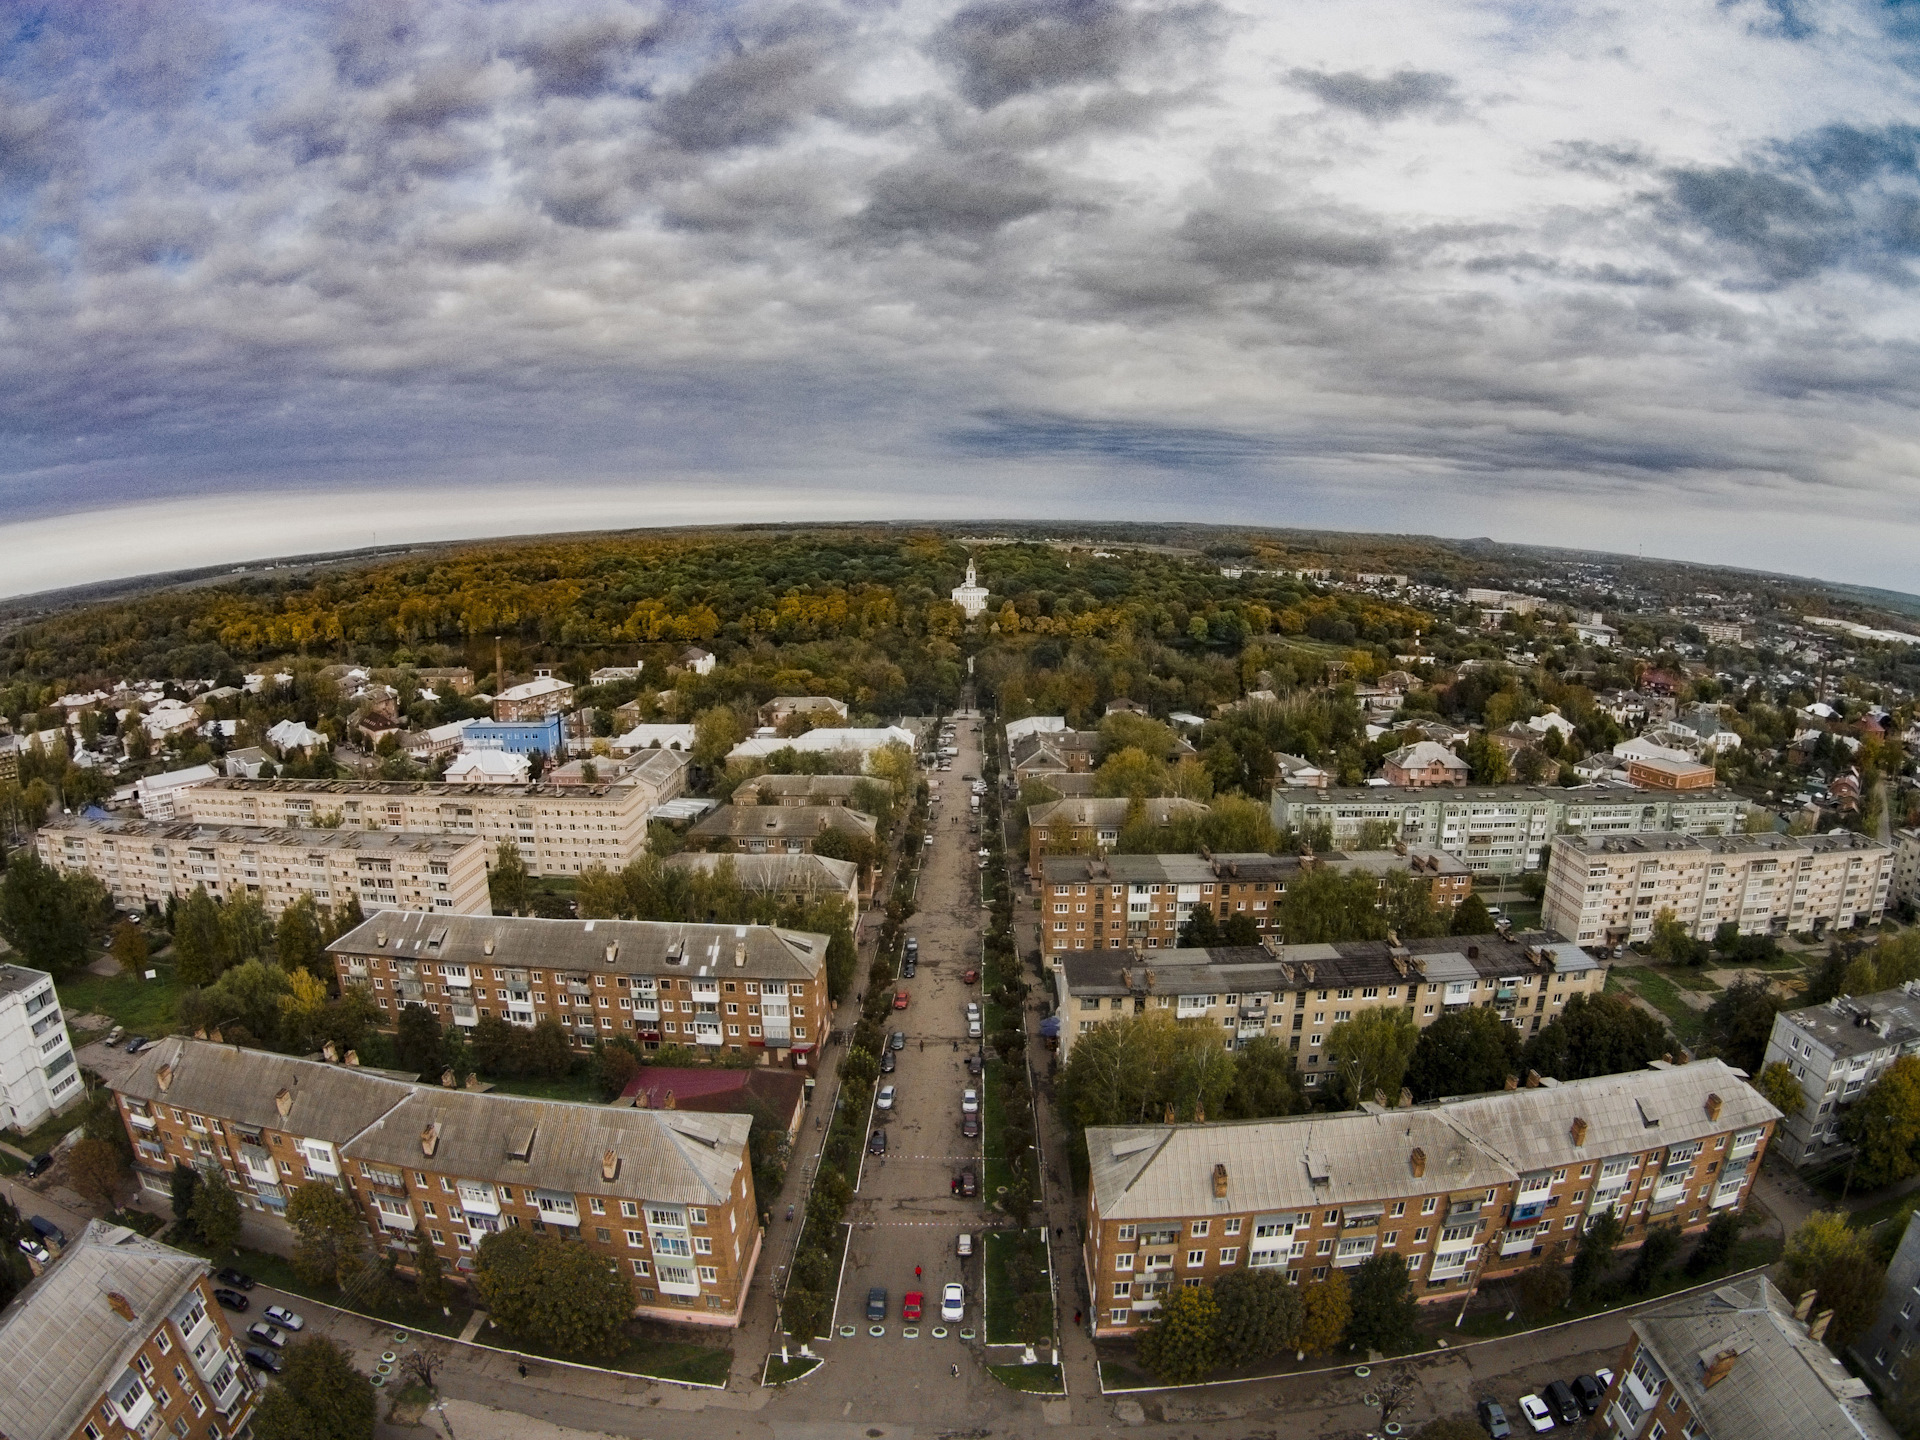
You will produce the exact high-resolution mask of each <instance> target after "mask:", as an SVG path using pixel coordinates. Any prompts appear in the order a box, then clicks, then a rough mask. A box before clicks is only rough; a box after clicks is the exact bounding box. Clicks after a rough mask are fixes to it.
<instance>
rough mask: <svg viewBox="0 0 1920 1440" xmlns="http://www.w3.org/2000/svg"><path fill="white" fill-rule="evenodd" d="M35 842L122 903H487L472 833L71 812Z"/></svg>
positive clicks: (458, 906) (478, 909) (455, 909)
mask: <svg viewBox="0 0 1920 1440" xmlns="http://www.w3.org/2000/svg"><path fill="white" fill-rule="evenodd" d="M35 847H36V848H37V849H38V850H39V852H40V858H41V860H43V861H44V862H45V863H47V864H48V865H51V866H52V867H54V868H55V869H57V870H66V871H77V870H83V871H85V872H87V873H88V874H90V875H93V876H94V877H96V878H97V879H98V880H100V882H101V883H102V884H104V885H105V886H106V887H107V891H108V893H109V894H111V895H112V896H113V902H114V904H115V905H118V906H120V907H122V908H136V907H141V906H147V905H154V906H157V905H161V904H163V903H164V902H165V901H166V899H167V897H168V896H169V895H175V896H179V897H181V898H183V899H184V898H185V897H186V896H188V895H191V894H192V893H193V892H194V891H195V890H196V889H204V890H205V891H206V892H207V893H208V894H209V895H211V896H213V897H214V898H215V899H217V900H230V899H232V898H234V897H235V896H238V895H247V894H251V895H256V896H258V897H259V899H260V903H261V906H262V908H264V909H265V910H266V912H267V914H268V915H270V916H272V915H278V914H279V913H280V912H281V911H282V910H284V909H285V908H286V907H287V906H288V905H290V904H292V903H293V902H294V901H295V900H297V899H299V898H300V897H301V896H302V895H310V896H312V897H313V900H314V903H315V904H316V905H318V906H319V907H320V909H321V910H323V911H328V910H331V909H332V908H333V907H334V906H335V905H344V904H346V903H347V901H348V900H349V899H350V898H353V897H358V899H359V901H360V905H361V908H362V909H363V910H372V909H396V910H436V911H442V912H449V913H455V914H485V913H486V912H487V911H489V910H491V909H492V908H493V905H492V901H491V900H490V899H489V898H488V895H487V859H488V856H487V847H486V846H485V845H484V844H482V843H481V841H480V840H479V839H478V838H477V837H474V836H460V835H446V834H440V833H431V834H421V833H417V832H409V831H404V830H312V829H303V830H268V829H263V828H262V827H260V826H257V825H223V826H213V825H197V824H195V823H193V822H192V821H171V822H168V821H158V820H132V819H117V818H115V819H107V820H85V819H80V818H77V817H74V818H62V819H58V820H52V821H49V822H48V823H47V824H45V825H43V826H41V827H40V831H39V834H38V835H37V836H36V837H35Z"/></svg>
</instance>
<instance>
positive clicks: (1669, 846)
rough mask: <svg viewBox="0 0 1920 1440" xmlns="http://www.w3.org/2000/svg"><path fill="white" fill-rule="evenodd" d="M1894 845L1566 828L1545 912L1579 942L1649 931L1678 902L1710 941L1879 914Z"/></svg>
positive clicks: (1612, 941) (1677, 913)
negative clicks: (1728, 931)
mask: <svg viewBox="0 0 1920 1440" xmlns="http://www.w3.org/2000/svg"><path fill="white" fill-rule="evenodd" d="M1892 881H1893V853H1892V852H1891V851H1890V850H1888V849H1887V847H1886V846H1884V845H1882V844H1881V843H1880V842H1879V841H1877V840H1873V839H1870V838H1869V837H1867V836H1865V835H1856V834H1854V833H1852V832H1851V831H1847V830H1835V831H1831V832H1829V833H1828V834H1825V835H1805V836H1792V835H1778V834H1773V835H1722V836H1713V837H1702V838H1696V837H1692V836H1684V835H1612V836H1597V835H1562V836H1559V837H1558V838H1556V839H1555V840H1554V842H1553V862H1552V864H1551V866H1550V867H1549V868H1548V871H1547V893H1546V899H1545V901H1544V904H1543V908H1542V911H1541V921H1542V923H1543V924H1545V925H1547V926H1548V927H1550V928H1552V929H1555V930H1558V931H1559V932H1560V933H1561V934H1563V935H1570V936H1572V937H1573V938H1574V939H1575V940H1576V941H1578V942H1579V943H1580V944H1582V945H1620V944H1625V943H1628V942H1630V941H1640V940H1645V939H1647V938H1648V937H1649V936H1650V935H1651V934H1652V933H1653V922H1654V921H1655V920H1656V919H1658V918H1659V917H1660V916H1661V914H1663V913H1665V912H1667V911H1671V912H1672V914H1673V917H1674V918H1675V919H1676V920H1678V921H1679V922H1680V923H1681V924H1682V925H1684V926H1686V928H1687V933H1688V934H1690V935H1693V936H1694V937H1696V938H1698V939H1701V940H1710V939H1712V938H1713V935H1714V932H1715V931H1716V930H1717V929H1719V927H1720V926H1722V925H1734V926H1737V927H1738V929H1739V931H1740V933H1741V934H1742V935H1784V934H1788V933H1790V932H1791V933H1795V934H1798V933H1802V932H1812V933H1814V934H1819V933H1820V932H1822V931H1824V930H1826V929H1828V928H1830V927H1831V928H1836V929H1842V930H1844V929H1849V928H1851V927H1852V926H1855V925H1870V924H1874V923H1877V922H1878V921H1879V919H1880V917H1881V914H1882V913H1883V912H1884V911H1885V910H1886V907H1887V898H1888V894H1889V891H1890V888H1891V885H1892Z"/></svg>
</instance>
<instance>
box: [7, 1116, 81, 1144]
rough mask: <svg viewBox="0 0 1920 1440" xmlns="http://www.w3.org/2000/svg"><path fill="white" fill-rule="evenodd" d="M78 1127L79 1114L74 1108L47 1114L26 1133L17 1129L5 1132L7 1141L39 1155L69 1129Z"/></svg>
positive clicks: (56, 1142)
mask: <svg viewBox="0 0 1920 1440" xmlns="http://www.w3.org/2000/svg"><path fill="white" fill-rule="evenodd" d="M79 1128H80V1116H79V1114H78V1113H77V1112H76V1111H74V1110H68V1111H67V1112H65V1113H64V1114H61V1115H49V1116H48V1117H47V1118H46V1119H44V1120H42V1121H41V1122H40V1123H39V1125H37V1126H36V1127H35V1128H34V1129H32V1130H30V1131H28V1132H27V1133H26V1134H24V1135H23V1134H21V1133H20V1132H19V1131H17V1130H9V1131H7V1132H6V1137H7V1143H8V1144H9V1145H12V1146H14V1147H16V1148H18V1149H21V1150H24V1151H26V1152H27V1154H29V1155H39V1154H42V1153H43V1152H45V1151H48V1150H51V1149H53V1147H54V1146H55V1145H56V1144H58V1143H59V1142H60V1140H61V1139H62V1138H63V1137H65V1136H66V1135H67V1134H68V1133H69V1132H70V1131H73V1130H77V1129H79Z"/></svg>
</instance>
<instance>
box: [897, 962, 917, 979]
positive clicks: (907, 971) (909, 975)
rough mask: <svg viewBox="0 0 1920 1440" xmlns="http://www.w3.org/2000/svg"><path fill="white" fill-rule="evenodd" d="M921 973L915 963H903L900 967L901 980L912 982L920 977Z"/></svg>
mask: <svg viewBox="0 0 1920 1440" xmlns="http://www.w3.org/2000/svg"><path fill="white" fill-rule="evenodd" d="M919 973H920V967H919V965H917V964H916V963H915V962H914V961H912V960H907V961H904V962H902V964H901V966H900V978H901V979H902V980H911V979H913V977H914V976H916V975H918V974H919Z"/></svg>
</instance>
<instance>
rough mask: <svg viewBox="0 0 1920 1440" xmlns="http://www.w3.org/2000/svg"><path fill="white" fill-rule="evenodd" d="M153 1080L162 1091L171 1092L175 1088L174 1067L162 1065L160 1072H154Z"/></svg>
mask: <svg viewBox="0 0 1920 1440" xmlns="http://www.w3.org/2000/svg"><path fill="white" fill-rule="evenodd" d="M153 1078H154V1080H155V1081H156V1082H157V1083H158V1084H159V1086H160V1088H161V1089H162V1090H171V1089H172V1088H173V1066H171V1065H162V1066H161V1067H160V1068H159V1069H158V1070H156V1071H154V1073H153Z"/></svg>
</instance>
